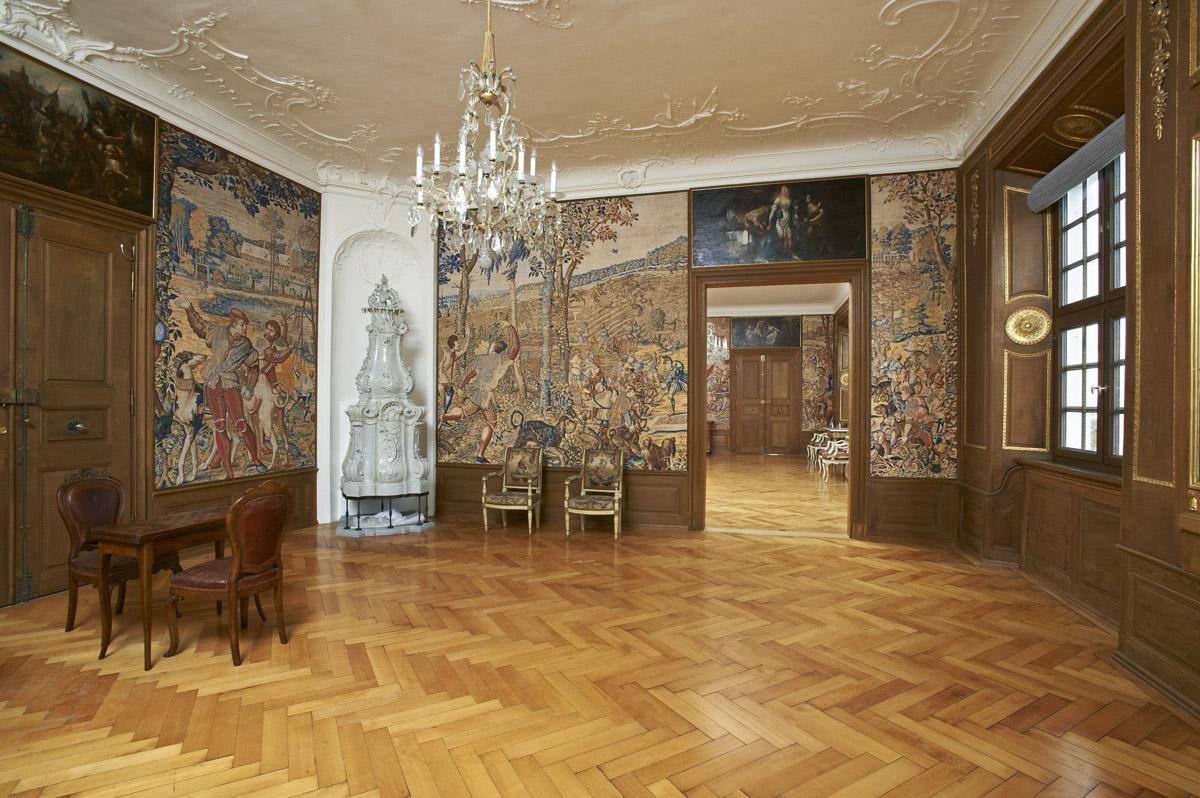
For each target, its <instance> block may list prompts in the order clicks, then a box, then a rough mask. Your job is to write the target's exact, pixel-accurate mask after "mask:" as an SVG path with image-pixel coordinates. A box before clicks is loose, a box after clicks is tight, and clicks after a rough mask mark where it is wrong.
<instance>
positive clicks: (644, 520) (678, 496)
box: [437, 454, 701, 534]
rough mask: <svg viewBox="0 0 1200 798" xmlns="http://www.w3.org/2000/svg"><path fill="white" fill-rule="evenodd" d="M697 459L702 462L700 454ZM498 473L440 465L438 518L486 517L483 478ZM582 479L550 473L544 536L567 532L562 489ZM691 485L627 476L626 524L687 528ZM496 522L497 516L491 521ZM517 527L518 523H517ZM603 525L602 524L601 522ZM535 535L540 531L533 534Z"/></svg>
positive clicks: (671, 475) (567, 472)
mask: <svg viewBox="0 0 1200 798" xmlns="http://www.w3.org/2000/svg"><path fill="white" fill-rule="evenodd" d="M697 456H701V455H699V454H697ZM494 470H496V466H494V465H473V464H450V463H439V464H438V467H437V497H438V500H437V503H438V511H439V512H447V513H479V519H480V527H482V525H483V515H482V510H481V509H480V504H479V500H480V494H481V492H482V486H483V475H484V474H486V473H488V472H489V471H494ZM578 473H579V471H578V470H576V469H567V468H547V469H546V470H545V479H546V489H545V493H544V494H543V497H542V531H543V532H546V533H553V534H561V533H562V531H563V485H564V483H565V482H566V481H567V480H568V479H570V478H571V477H573V476H575V475H577V474H578ZM688 504H689V503H688V479H687V474H686V473H683V472H658V471H629V470H627V471H626V472H625V498H624V506H625V510H624V512H623V513H622V521H621V523H622V524H629V525H631V526H635V525H636V526H665V527H676V528H686V527H687V524H688V510H689V506H688ZM493 518H495V516H493ZM514 523H515V522H514ZM597 523H599V522H597ZM534 532H535V534H536V532H537V530H536V529H535V530H534Z"/></svg>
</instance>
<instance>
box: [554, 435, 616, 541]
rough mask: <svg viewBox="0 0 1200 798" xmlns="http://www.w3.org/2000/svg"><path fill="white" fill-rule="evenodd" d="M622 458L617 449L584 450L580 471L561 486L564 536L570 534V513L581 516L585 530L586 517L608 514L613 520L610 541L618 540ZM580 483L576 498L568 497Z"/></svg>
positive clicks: (580, 519) (585, 529)
mask: <svg viewBox="0 0 1200 798" xmlns="http://www.w3.org/2000/svg"><path fill="white" fill-rule="evenodd" d="M624 465H625V463H624V458H623V457H622V455H621V452H620V451H618V450H616V449H587V450H585V451H584V453H583V468H582V469H581V470H580V472H579V473H578V474H576V475H575V476H573V477H571V478H570V479H568V480H567V482H566V485H564V486H563V493H564V496H563V509H564V510H565V511H566V521H567V536H568V537H570V535H571V514H572V513H574V514H575V515H578V516H580V518H579V523H580V526H582V527H583V531H584V532H586V531H587V517H588V516H589V515H609V516H612V520H613V539H614V540H616V539H617V538H619V537H621V494H622V492H623V489H624V487H625V468H624ZM575 482H580V483H581V487H580V489H579V495H577V496H572V495H571V485H572V484H573V483H575Z"/></svg>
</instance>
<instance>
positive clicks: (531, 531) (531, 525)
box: [525, 507, 533, 535]
mask: <svg viewBox="0 0 1200 798" xmlns="http://www.w3.org/2000/svg"><path fill="white" fill-rule="evenodd" d="M525 515H526V516H527V517H528V519H529V534H531V535H532V534H533V508H532V507H530V508H529V509H527V510H526V511H525Z"/></svg>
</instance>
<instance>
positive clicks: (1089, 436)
mask: <svg viewBox="0 0 1200 798" xmlns="http://www.w3.org/2000/svg"><path fill="white" fill-rule="evenodd" d="M1099 437H1100V414H1099V413H1088V414H1087V419H1086V420H1085V421H1084V430H1083V448H1084V449H1086V450H1087V451H1089V452H1094V451H1096V442H1097V439H1098V438H1099Z"/></svg>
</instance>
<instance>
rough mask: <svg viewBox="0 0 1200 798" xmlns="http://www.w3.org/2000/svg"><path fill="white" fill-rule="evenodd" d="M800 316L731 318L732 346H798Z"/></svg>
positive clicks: (743, 347)
mask: <svg viewBox="0 0 1200 798" xmlns="http://www.w3.org/2000/svg"><path fill="white" fill-rule="evenodd" d="M800 319H801V317H800V316H755V317H748V318H735V319H734V320H733V346H734V347H735V348H737V349H752V348H757V347H764V346H765V347H788V346H800V342H801V340H802V339H803V332H802V325H801V321H800Z"/></svg>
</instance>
